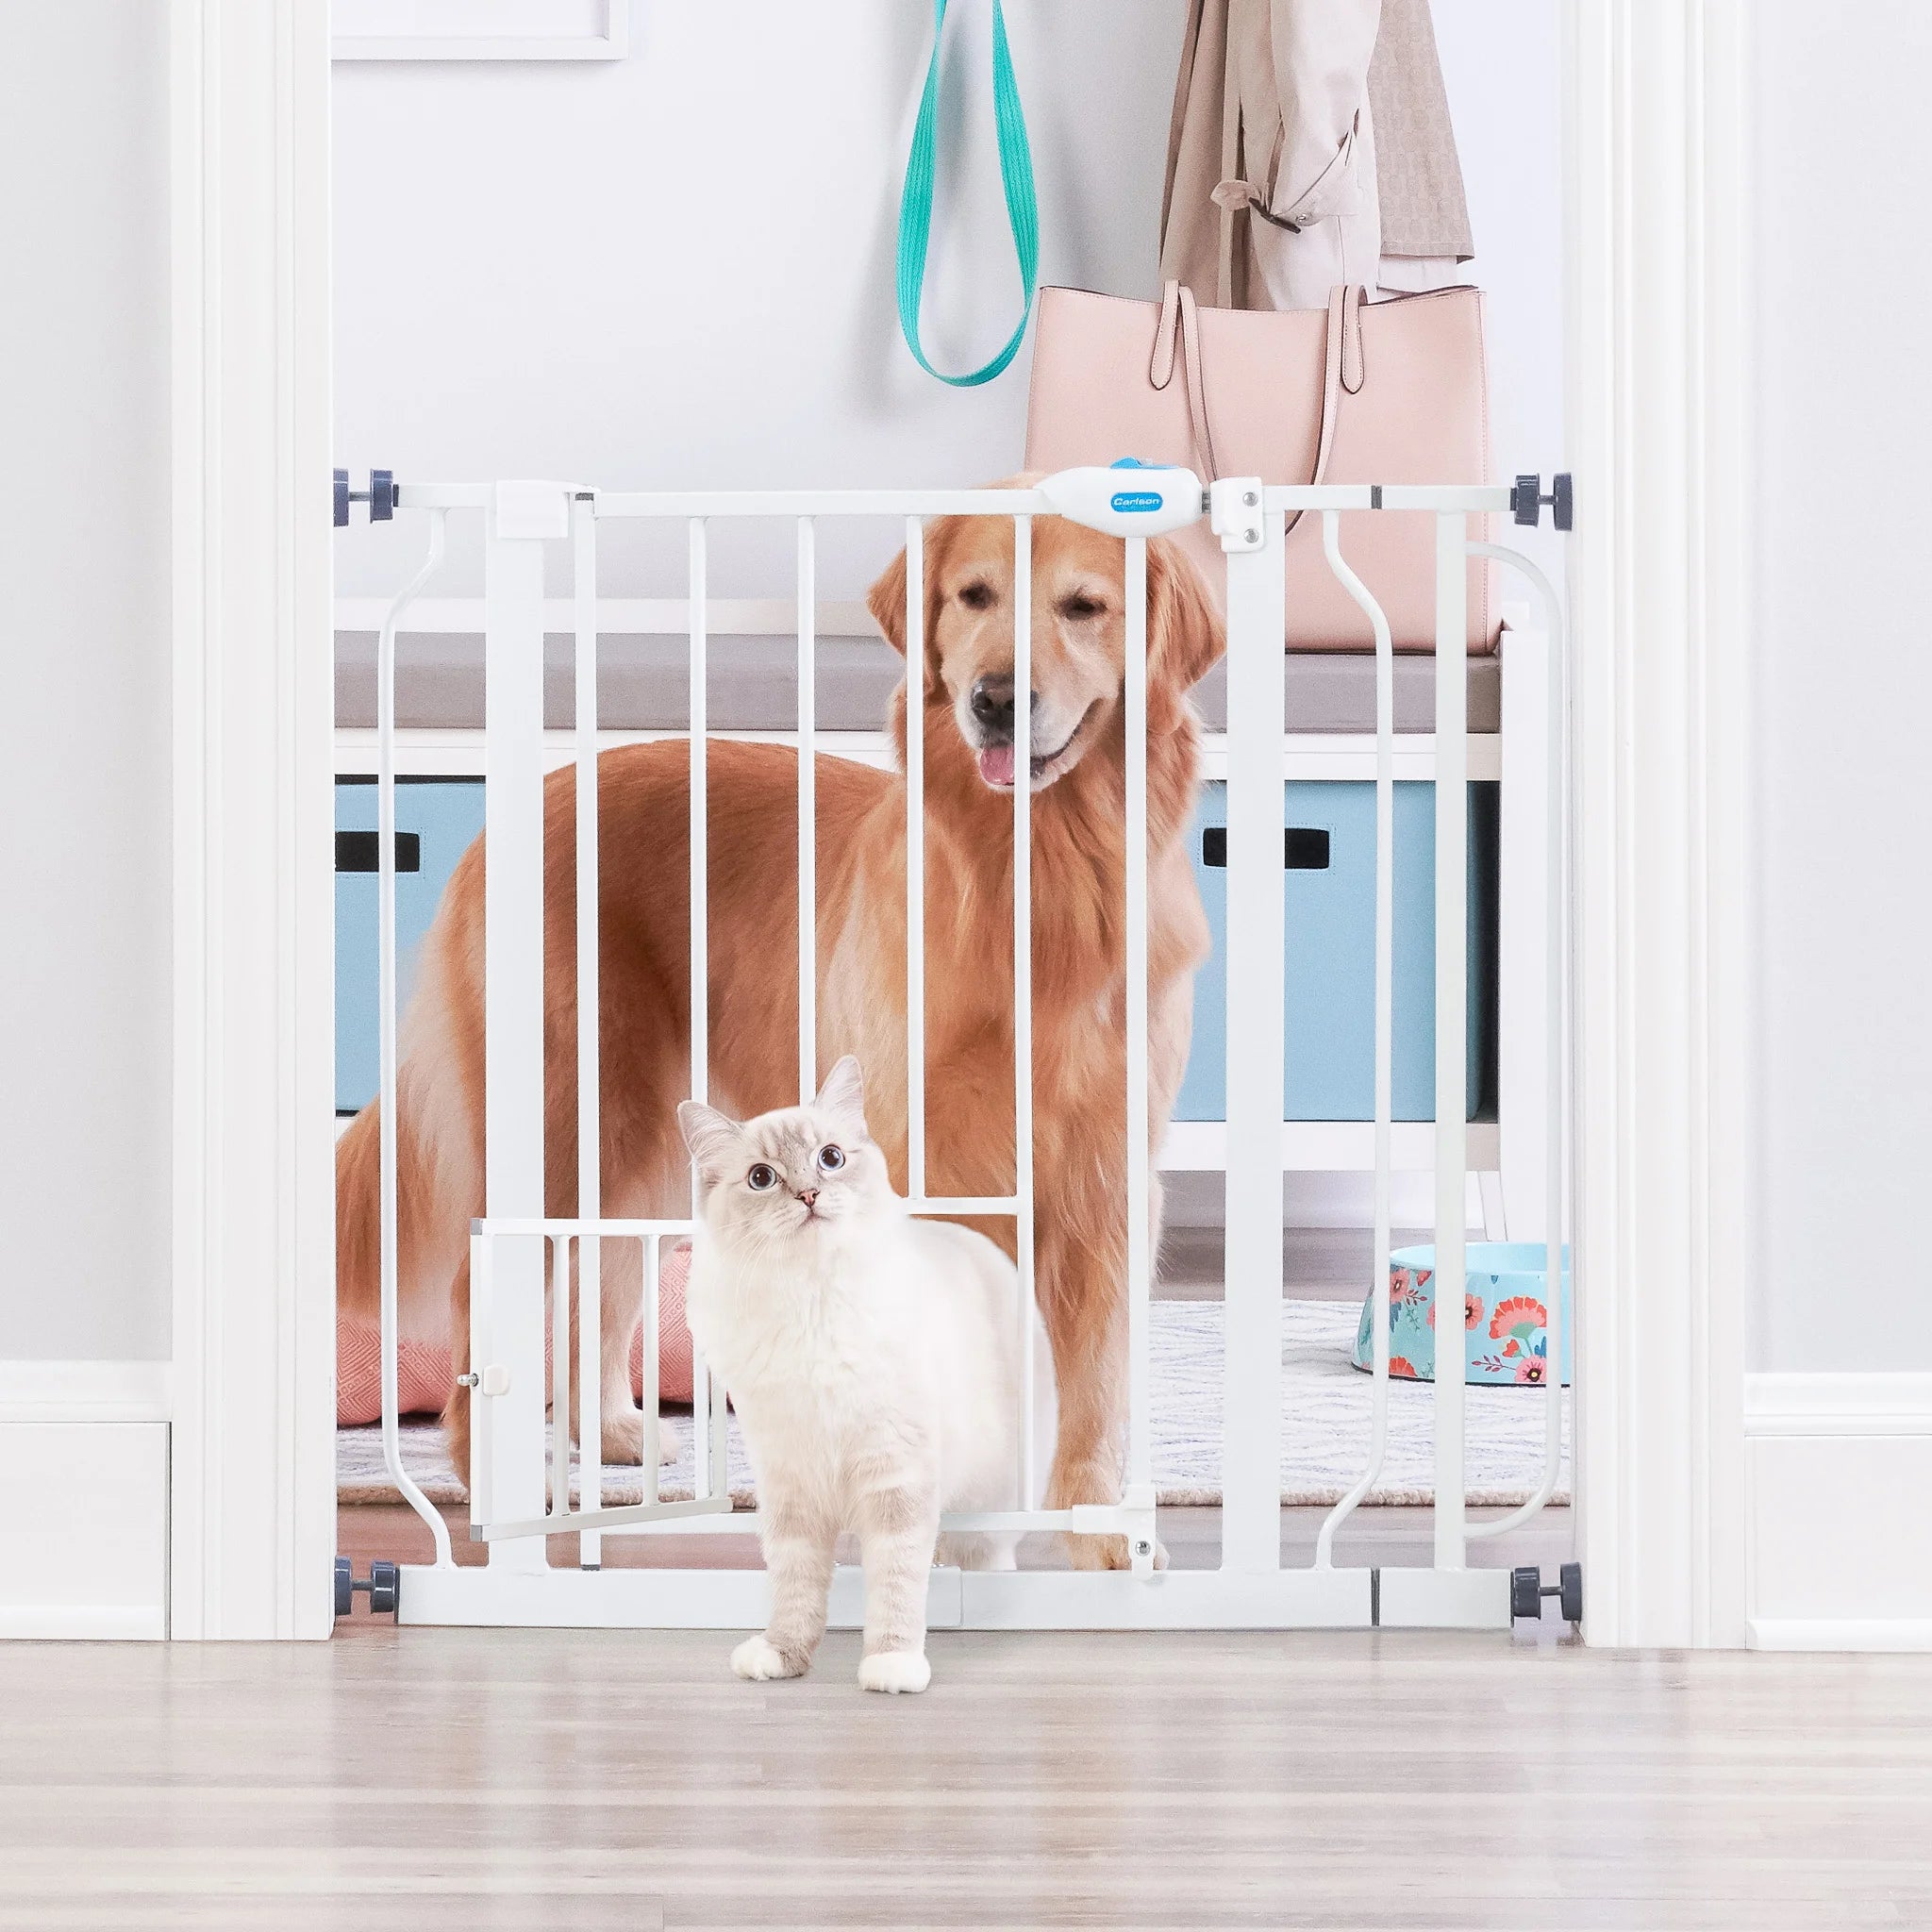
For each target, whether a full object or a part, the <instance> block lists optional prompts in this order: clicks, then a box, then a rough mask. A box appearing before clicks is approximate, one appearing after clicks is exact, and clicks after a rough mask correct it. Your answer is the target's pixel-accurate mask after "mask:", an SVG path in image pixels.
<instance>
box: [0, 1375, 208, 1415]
mask: <svg viewBox="0 0 1932 1932" xmlns="http://www.w3.org/2000/svg"><path fill="white" fill-rule="evenodd" d="M173 1374H174V1371H173V1365H172V1364H171V1363H168V1362H88V1361H39V1362H23V1361H0V1423H34V1422H42V1423H164V1422H166V1421H167V1420H168V1417H169V1413H170V1407H169V1405H170V1401H171V1397H172V1392H173V1391H172V1381H173Z"/></svg>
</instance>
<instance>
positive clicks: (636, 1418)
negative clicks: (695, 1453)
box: [602, 1408, 677, 1462]
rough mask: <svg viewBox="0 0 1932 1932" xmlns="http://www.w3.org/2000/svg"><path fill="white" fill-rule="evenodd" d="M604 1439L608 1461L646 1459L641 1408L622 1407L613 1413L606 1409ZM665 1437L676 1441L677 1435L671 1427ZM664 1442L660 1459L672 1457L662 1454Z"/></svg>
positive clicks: (605, 1456) (603, 1429)
mask: <svg viewBox="0 0 1932 1932" xmlns="http://www.w3.org/2000/svg"><path fill="white" fill-rule="evenodd" d="M602 1434H603V1440H604V1460H605V1461H606V1462H641V1461H642V1460H643V1459H644V1414H643V1411H642V1410H641V1409H639V1408H625V1409H620V1410H619V1411H618V1412H617V1413H616V1414H615V1415H612V1414H611V1413H610V1411H609V1410H608V1409H607V1410H605V1412H604V1417H603V1424H602ZM663 1435H664V1437H665V1438H666V1439H667V1440H668V1441H671V1442H672V1443H674V1444H675V1441H676V1440H677V1439H676V1437H675V1436H674V1435H673V1434H672V1432H671V1431H670V1430H669V1429H666V1430H664V1431H663ZM662 1448H663V1444H662V1443H661V1442H660V1443H659V1454H660V1459H661V1460H665V1461H669V1460H670V1459H671V1458H670V1457H664V1456H662Z"/></svg>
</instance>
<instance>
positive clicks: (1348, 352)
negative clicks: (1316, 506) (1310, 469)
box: [1147, 282, 1368, 534]
mask: <svg viewBox="0 0 1932 1932" xmlns="http://www.w3.org/2000/svg"><path fill="white" fill-rule="evenodd" d="M1367 294H1368V291H1367V290H1366V289H1365V288H1364V287H1363V286H1362V284H1361V283H1359V282H1338V283H1337V284H1336V285H1335V287H1334V288H1332V289H1330V290H1329V291H1328V329H1327V340H1326V342H1325V344H1324V350H1323V356H1322V365H1323V366H1322V431H1321V436H1320V439H1319V441H1317V444H1316V448H1315V470H1314V474H1313V475H1311V476H1310V477H1309V478H1308V481H1309V483H1310V484H1316V483H1320V482H1321V481H1322V480H1323V479H1324V477H1325V476H1326V475H1327V474H1328V458H1329V457H1330V456H1331V455H1332V454H1333V452H1334V448H1335V425H1336V421H1337V419H1338V418H1339V417H1340V416H1341V397H1342V392H1343V391H1346V392H1347V393H1348V394H1350V395H1357V394H1359V393H1360V391H1361V387H1362V384H1363V383H1364V382H1365V381H1366V380H1367V379H1368V368H1367V364H1366V362H1365V361H1364V358H1363V356H1362V303H1363V301H1364V300H1365V299H1366V297H1367ZM1176 350H1178V356H1179V359H1180V362H1181V364H1182V374H1183V379H1184V380H1185V381H1186V383H1187V386H1188V419H1189V422H1190V423H1191V425H1192V428H1193V432H1194V453H1195V454H1196V455H1197V456H1198V457H1200V458H1202V459H1203V460H1204V461H1205V462H1206V463H1207V465H1208V471H1207V474H1208V480H1209V481H1210V482H1211V481H1212V480H1213V479H1214V478H1215V477H1217V476H1219V475H1221V466H1220V464H1219V462H1217V460H1216V459H1215V455H1214V430H1213V425H1211V424H1210V423H1209V422H1208V388H1207V381H1206V377H1205V375H1204V373H1203V367H1202V360H1201V320H1200V310H1199V308H1197V307H1196V305H1195V302H1194V291H1192V290H1191V289H1190V288H1187V287H1185V286H1184V285H1183V284H1182V283H1180V282H1169V283H1167V284H1166V286H1165V287H1164V288H1163V289H1162V290H1161V291H1160V320H1159V322H1158V324H1157V325H1156V326H1155V330H1154V354H1153V358H1152V359H1151V360H1150V361H1149V362H1148V365H1147V380H1148V381H1149V382H1151V383H1152V384H1153V385H1154V387H1155V388H1156V389H1165V388H1166V387H1167V386H1168V384H1169V383H1170V382H1171V381H1172V380H1173V379H1174V361H1175V357H1176ZM1303 514H1304V513H1303V512H1302V511H1300V510H1297V511H1296V512H1295V514H1294V516H1293V517H1292V518H1291V520H1290V522H1289V524H1288V525H1287V528H1288V529H1289V530H1292V529H1293V528H1294V526H1295V525H1296V524H1298V523H1300V522H1301V520H1302V516H1303ZM1284 534H1285V532H1284Z"/></svg>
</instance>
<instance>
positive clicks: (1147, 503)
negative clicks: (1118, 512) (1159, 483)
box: [1108, 490, 1161, 510]
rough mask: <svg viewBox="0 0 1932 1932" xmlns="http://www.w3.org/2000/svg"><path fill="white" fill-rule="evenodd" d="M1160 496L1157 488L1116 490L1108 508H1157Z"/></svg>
mask: <svg viewBox="0 0 1932 1932" xmlns="http://www.w3.org/2000/svg"><path fill="white" fill-rule="evenodd" d="M1160 503H1161V497H1160V492H1159V491H1158V490H1117V491H1114V493H1113V500H1112V502H1111V503H1109V504H1108V508H1109V509H1126V510H1131V509H1158V508H1160Z"/></svg>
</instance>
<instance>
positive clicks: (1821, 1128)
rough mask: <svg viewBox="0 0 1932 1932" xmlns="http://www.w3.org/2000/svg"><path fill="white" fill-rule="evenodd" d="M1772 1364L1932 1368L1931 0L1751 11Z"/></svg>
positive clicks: (1764, 1311) (1766, 1308)
mask: <svg viewBox="0 0 1932 1932" xmlns="http://www.w3.org/2000/svg"><path fill="white" fill-rule="evenodd" d="M1753 25H1754V28H1755V35H1756V42H1757V51H1756V74H1755V83H1754V95H1755V108H1756V118H1757V140H1756V168H1757V187H1756V195H1755V200H1756V206H1757V226H1756V232H1755V236H1754V247H1755V255H1756V262H1755V280H1756V302H1755V326H1756V330H1757V382H1758V402H1757V421H1756V434H1757V455H1758V464H1757V469H1758V476H1759V488H1758V491H1757V502H1756V505H1755V509H1756V515H1757V531H1758V558H1757V665H1758V674H1759V708H1758V713H1757V719H1756V721H1755V722H1756V733H1755V744H1756V750H1757V819H1758V825H1759V828H1760V829H1759V859H1758V877H1757V891H1758V917H1759V933H1760V942H1759V946H1758V957H1759V959H1760V962H1761V967H1760V970H1761V974H1762V980H1761V993H1762V998H1761V1009H1760V1016H1761V1034H1760V1040H1759V1055H1758V1080H1759V1092H1758V1095H1757V1100H1758V1108H1757V1111H1758V1116H1759V1121H1760V1126H1759V1131H1758V1146H1757V1162H1758V1172H1759V1176H1760V1189H1759V1196H1758V1199H1759V1223H1760V1228H1761V1239H1760V1242H1759V1248H1758V1252H1757V1256H1756V1257H1755V1263H1756V1274H1757V1284H1758V1289H1757V1304H1756V1307H1755V1309H1754V1315H1755V1320H1754V1323H1753V1329H1752V1359H1753V1366H1754V1367H1756V1368H1759V1369H1772V1370H1784V1371H1800V1370H1834V1369H1861V1368H1862V1369H1891V1370H1913V1369H1917V1370H1925V1369H1932V1322H1928V1321H1927V1319H1926V1316H1925V1304H1926V1291H1925V1290H1924V1286H1923V1285H1922V1282H1921V1279H1920V1274H1921V1271H1920V1269H1919V1267H1918V1265H1917V1243H1918V1239H1919V1236H1920V1233H1921V1228H1922V1224H1923V1222H1924V1208H1925V1205H1926V1203H1927V1202H1928V1200H1932V1008H1928V1004H1927V983H1928V976H1932V975H1928V970H1927V961H1928V958H1932V913H1928V908H1927V900H1926V877H1927V864H1928V859H1927V855H1928V853H1932V783H1928V781H1927V776H1926V772H1925V768H1924V758H1923V757H1921V756H1920V755H1919V753H1918V750H1917V749H1916V748H1917V747H1918V746H1919V745H1920V744H1921V743H1922V741H1923V737H1924V729H1925V726H1926V724H1927V722H1928V721H1932V586H1928V578H1927V572H1926V563H1925V551H1926V544H1925V538H1924V529H1925V524H1926V516H1927V511H1928V509H1932V486H1928V483H1927V480H1926V478H1927V470H1926V461H1925V457H1926V447H1927V443H1928V441H1932V378H1928V376H1927V374H1926V369H1927V362H1926V345H1925V316H1926V314H1927V311H1928V307H1932V262H1928V259H1927V258H1926V255H1925V253H1924V248H1923V247H1922V246H1921V245H1920V244H1919V242H1918V236H1919V233H1920V230H1921V228H1922V227H1923V225H1924V193H1925V186H1926V183H1927V182H1928V181H1932V116H1928V115H1927V113H1926V110H1925V101H1926V96H1927V92H1928V90H1932V12H1928V10H1927V9H1926V8H1924V7H1921V6H1918V5H1915V4H1912V0H1872V4H1868V5H1865V6H1862V7H1854V8H1814V7H1811V6H1809V5H1807V4H1804V0H1777V4H1774V5H1765V6H1762V7H1759V8H1754V9H1753Z"/></svg>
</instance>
